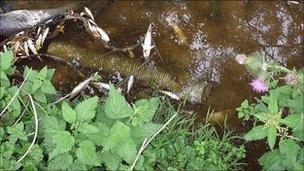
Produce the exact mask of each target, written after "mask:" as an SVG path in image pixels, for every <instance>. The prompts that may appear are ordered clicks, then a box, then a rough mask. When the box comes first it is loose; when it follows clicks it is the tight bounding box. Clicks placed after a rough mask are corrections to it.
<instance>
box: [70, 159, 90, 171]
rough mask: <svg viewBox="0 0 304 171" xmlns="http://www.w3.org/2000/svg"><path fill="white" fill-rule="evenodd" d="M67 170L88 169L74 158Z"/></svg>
mask: <svg viewBox="0 0 304 171" xmlns="http://www.w3.org/2000/svg"><path fill="white" fill-rule="evenodd" d="M68 170H71V171H74V170H88V169H87V167H86V166H85V164H83V163H82V162H81V161H80V160H79V159H76V160H75V161H74V163H73V164H72V165H71V166H70V168H68Z"/></svg>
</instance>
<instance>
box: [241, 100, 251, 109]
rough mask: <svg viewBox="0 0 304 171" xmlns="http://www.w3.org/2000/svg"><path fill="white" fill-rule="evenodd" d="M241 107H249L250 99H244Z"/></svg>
mask: <svg viewBox="0 0 304 171" xmlns="http://www.w3.org/2000/svg"><path fill="white" fill-rule="evenodd" d="M241 107H242V108H244V109H246V108H248V107H249V103H248V100H245V101H243V102H242V103H241Z"/></svg>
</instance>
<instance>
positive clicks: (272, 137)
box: [267, 126, 277, 150]
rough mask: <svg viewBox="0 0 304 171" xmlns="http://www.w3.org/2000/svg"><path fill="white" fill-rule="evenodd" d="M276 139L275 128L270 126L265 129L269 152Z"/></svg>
mask: <svg viewBox="0 0 304 171" xmlns="http://www.w3.org/2000/svg"><path fill="white" fill-rule="evenodd" d="M276 139H277V128H276V127H275V126H270V127H268V129H267V142H268V145H269V147H270V149H271V150H273V147H274V145H275V142H276Z"/></svg>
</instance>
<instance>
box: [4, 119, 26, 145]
mask: <svg viewBox="0 0 304 171" xmlns="http://www.w3.org/2000/svg"><path fill="white" fill-rule="evenodd" d="M7 132H8V133H9V134H11V135H10V136H9V139H10V140H12V141H13V142H16V141H17V140H18V139H21V140H25V141H26V140H27V136H26V132H25V131H24V124H23V122H20V123H18V124H16V125H15V126H14V127H7Z"/></svg>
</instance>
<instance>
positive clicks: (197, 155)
mask: <svg viewBox="0 0 304 171" xmlns="http://www.w3.org/2000/svg"><path fill="white" fill-rule="evenodd" d="M0 55H1V56H0V58H1V65H0V76H1V77H0V83H1V87H0V89H1V91H0V92H1V93H0V109H1V114H0V116H1V122H0V143H1V148H0V151H1V153H0V168H1V169H2V170H18V169H23V170H41V169H42V170H92V169H96V168H104V169H107V170H127V169H130V168H132V167H131V165H132V166H133V164H136V165H135V167H134V169H136V170H142V169H144V170H150V169H153V168H158V169H161V170H166V169H167V168H171V169H174V168H175V169H187V168H190V169H202V168H215V167H216V168H221V169H234V168H236V167H238V163H237V162H238V161H239V160H240V159H242V158H243V157H244V148H243V147H240V148H237V147H236V146H234V145H232V143H231V140H232V137H231V136H230V135H229V136H228V135H226V134H225V136H224V137H222V138H220V137H219V136H217V134H216V131H215V129H214V128H213V127H211V126H210V125H208V126H207V125H206V126H204V125H202V126H200V127H199V128H198V129H197V130H196V131H193V130H192V127H194V122H193V120H194V118H187V117H181V116H179V117H178V118H177V119H174V120H173V123H170V124H169V125H168V127H167V129H166V130H165V131H164V132H163V133H161V134H160V135H159V136H156V137H157V138H156V139H154V140H153V141H151V143H152V145H151V144H150V145H149V146H147V149H145V151H144V153H143V154H142V155H140V153H138V152H139V149H140V147H141V145H142V143H143V142H144V141H146V139H149V138H151V137H153V136H152V135H156V134H155V133H156V132H157V131H158V130H160V128H161V126H162V124H163V123H164V121H166V120H168V117H171V116H172V115H173V114H174V113H176V111H174V110H173V106H172V105H171V104H170V103H164V102H162V101H161V100H160V99H159V98H150V99H141V100H138V101H136V102H134V103H132V104H130V103H128V102H127V101H126V99H125V98H124V96H123V95H122V94H121V93H120V92H119V91H118V90H117V89H116V88H115V87H114V86H113V85H111V86H110V90H109V92H108V96H107V98H106V99H105V100H101V99H99V98H98V97H97V96H94V97H84V98H80V99H78V100H75V101H74V102H69V101H67V100H64V101H62V102H59V103H56V104H52V102H54V101H55V100H56V99H55V98H56V97H58V94H57V92H56V90H55V88H54V87H53V85H52V83H51V79H52V76H53V74H54V70H53V69H48V68H47V67H44V68H42V69H41V70H40V71H35V70H32V69H30V68H28V67H25V69H24V72H23V81H22V82H21V83H20V85H19V87H17V86H16V85H15V83H16V82H17V81H16V80H14V81H12V78H14V76H13V75H12V74H13V73H14V71H15V68H14V67H13V65H12V61H13V55H12V53H11V51H8V52H6V53H1V54H0ZM12 82H14V84H12ZM190 121H191V122H190ZM151 140H152V138H151ZM137 156H139V159H138V161H137V159H136V157H137ZM136 161H137V162H136ZM132 169H133V168H132Z"/></svg>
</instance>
